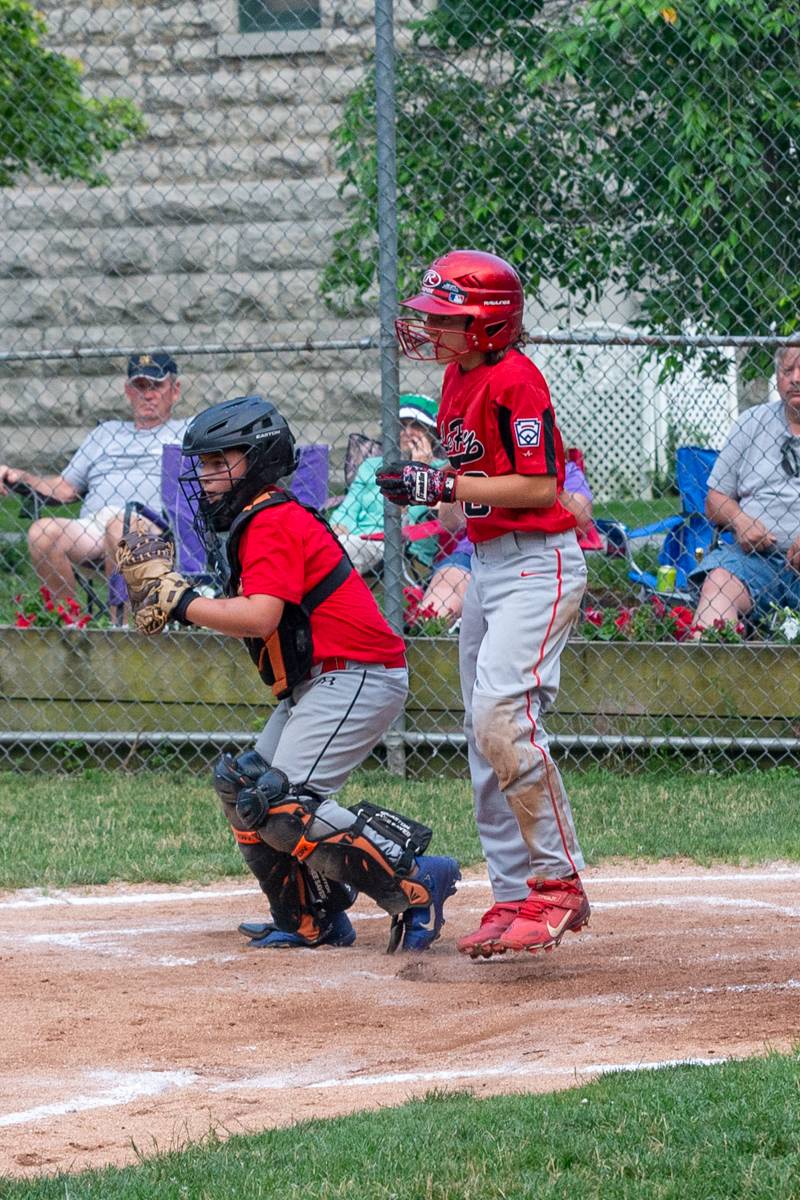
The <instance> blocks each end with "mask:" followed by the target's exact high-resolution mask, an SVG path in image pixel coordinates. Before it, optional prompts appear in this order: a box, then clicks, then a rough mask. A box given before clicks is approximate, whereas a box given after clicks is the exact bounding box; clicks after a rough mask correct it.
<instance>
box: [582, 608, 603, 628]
mask: <svg viewBox="0 0 800 1200" xmlns="http://www.w3.org/2000/svg"><path fill="white" fill-rule="evenodd" d="M583 619H584V621H588V623H589V624H590V625H602V624H603V614H602V612H601V611H600V609H599V608H587V609H586V612H585V613H584V614H583Z"/></svg>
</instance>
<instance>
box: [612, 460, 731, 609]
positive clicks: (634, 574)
mask: <svg viewBox="0 0 800 1200" xmlns="http://www.w3.org/2000/svg"><path fill="white" fill-rule="evenodd" d="M717 454H718V451H717V450H711V449H709V448H708V447H706V446H679V447H678V450H677V452H676V455H675V482H676V483H677V486H678V491H679V493H680V500H681V511H680V513H676V514H675V515H674V516H671V517H665V518H664V519H663V520H661V521H654V522H653V523H652V524H651V525H642V526H640V527H639V528H637V529H628V527H627V526H625V525H623V524H621V523H620V522H618V521H604V520H602V519H600V520H598V521H597V525H598V527H599V528H600V530H601V532H602V533H604V534H605V535H606V537H607V539H609V540H610V541H611V542H613V543H614V544H615V545H616V546H617V548H618V552H619V553H620V554H625V555H626V557H627V559H628V563H629V568H630V569H629V571H628V577H629V578H630V579H631V580H632V581H633V583H636V584H638V586H639V587H640V588H641V590H642V594H643V596H644V595H645V594H647V593H649V592H655V591H659V593H660V594H664V595H665V596H666V597H667V598H671V599H674V600H683V601H691V600H692V599H693V597H692V594H691V592H690V590H689V573H690V572H691V571H693V570H694V568H695V567H697V566H698V565H699V564H700V563H701V562H702V561H703V559H704V558H705V556H706V554H707V553H708V552H709V550H711V549H712V548H713V547H714V546H715V545H716V543H717V540H718V538H719V537H720V534H719V530H718V529H717V527H716V526H715V525H712V524H711V522H710V521H709V520H708V518H707V517H706V515H705V507H706V495H707V493H708V477H709V475H710V474H711V469H712V467H713V466H714V463H715V462H716V460H717ZM660 534H664V535H665V537H664V540H663V542H662V545H661V548H660V550H659V553H658V563H659V566H662V567H674V569H675V585H674V587H672V588H670V589H668V590H667V591H666V592H663V590H662V589H659V588H658V587H657V584H658V580H657V578H656V575H655V574H654V572H652V571H646V570H644V569H643V568H641V567H640V566H639V565H638V563H637V562H636V559H635V556H634V553H633V550H632V546H631V543H633V542H635V541H636V540H638V539H641V538H653V537H657V536H658V535H660ZM721 536H722V539H723V540H726V541H728V540H730V534H722V535H721Z"/></svg>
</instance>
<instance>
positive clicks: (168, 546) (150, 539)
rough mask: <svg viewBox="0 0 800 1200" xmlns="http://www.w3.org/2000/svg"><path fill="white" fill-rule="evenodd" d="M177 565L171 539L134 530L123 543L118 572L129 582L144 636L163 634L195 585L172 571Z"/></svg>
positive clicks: (135, 611)
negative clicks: (173, 614) (180, 602)
mask: <svg viewBox="0 0 800 1200" xmlns="http://www.w3.org/2000/svg"><path fill="white" fill-rule="evenodd" d="M174 561H175V546H174V543H173V542H172V539H171V538H167V537H163V536H161V535H160V534H156V533H141V532H139V531H137V530H131V531H130V533H126V534H125V536H124V537H123V538H121V539H120V542H119V545H118V546H117V569H118V570H119V571H120V573H121V574H122V577H123V579H124V580H125V586H126V587H127V589H128V598H129V600H130V603H131V610H132V612H133V616H134V620H135V622H136V628H137V629H138V630H139V632H140V633H147V634H150V633H160V632H161V630H162V629H163V628H164V626H165V625H166V624H167V622H168V621H169V619H170V616H171V614H172V612H173V610H174V609H175V607H176V605H177V604H178V601H179V600H180V599H181V597H182V596H183V595H184V594H185V593H186V592H187V591H189V590H191V584H189V583H188V582H187V581H186V580H185V579H184V578H183V576H182V575H179V574H178V572H177V571H173V570H172V566H173V563H174Z"/></svg>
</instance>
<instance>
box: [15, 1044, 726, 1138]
mask: <svg viewBox="0 0 800 1200" xmlns="http://www.w3.org/2000/svg"><path fill="white" fill-rule="evenodd" d="M727 1061H730V1059H729V1058H727V1057H719V1058H694V1057H690V1058H675V1059H659V1060H655V1061H652V1062H644V1061H641V1060H638V1061H633V1062H624V1063H578V1064H574V1065H572V1066H564V1067H543V1066H541V1065H537V1064H536V1063H525V1064H520V1063H513V1062H511V1063H503V1064H500V1065H498V1066H495V1067H489V1066H485V1067H472V1068H466V1067H459V1068H453V1069H442V1070H438V1071H401V1072H394V1073H391V1074H386V1075H358V1076H347V1075H342V1076H332V1077H328V1078H324V1079H316V1080H315V1079H311V1080H308V1081H306V1082H303V1083H298V1082H297V1079H296V1077H292V1076H291V1075H288V1074H283V1075H256V1076H252V1077H250V1078H249V1079H231V1080H226V1081H224V1082H222V1083H217V1084H214V1085H213V1086H211V1087H208V1088H207V1089H206V1090H207V1091H209V1092H212V1093H216V1094H224V1093H226V1092H232V1091H236V1092H243V1091H278V1092H293V1091H301V1092H302V1091H319V1090H329V1089H333V1088H336V1089H339V1088H359V1087H360V1088H364V1087H383V1086H386V1085H388V1084H392V1085H396V1084H406V1085H414V1084H420V1083H448V1082H452V1081H455V1080H459V1079H493V1078H494V1079H497V1078H507V1079H519V1078H523V1077H530V1076H537V1077H541V1078H546V1079H554V1078H564V1077H570V1076H573V1077H575V1078H577V1077H579V1076H583V1075H587V1076H588V1075H607V1074H610V1073H611V1072H613V1071H653V1070H663V1069H666V1068H669V1067H678V1066H717V1065H719V1064H720V1063H723V1062H727ZM89 1074H90V1077H92V1078H95V1079H97V1080H98V1081H99V1082H101V1083H102V1082H103V1081H107V1082H109V1083H111V1086H110V1087H109V1088H108V1089H107V1090H104V1091H100V1092H97V1093H95V1094H94V1095H87V1094H78V1095H76V1096H71V1097H69V1098H68V1099H65V1100H60V1101H55V1102H53V1103H51V1104H40V1105H37V1106H36V1107H35V1108H29V1109H24V1110H21V1111H19V1112H12V1113H6V1114H5V1115H0V1128H8V1127H10V1126H13V1125H32V1124H38V1123H41V1122H43V1121H46V1120H48V1119H52V1118H55V1117H63V1116H71V1115H73V1114H76V1113H81V1112H89V1111H91V1110H93V1109H99V1108H121V1107H123V1106H124V1105H127V1104H132V1103H134V1102H136V1101H138V1100H142V1099H147V1098H152V1097H156V1096H163V1095H165V1094H166V1093H168V1092H172V1091H176V1090H178V1089H186V1088H192V1089H195V1090H196V1089H198V1088H202V1085H203V1079H202V1077H201V1076H199V1075H197V1074H196V1072H194V1071H188V1070H176V1071H135V1072H130V1073H123V1072H119V1071H94V1072H90V1073H89Z"/></svg>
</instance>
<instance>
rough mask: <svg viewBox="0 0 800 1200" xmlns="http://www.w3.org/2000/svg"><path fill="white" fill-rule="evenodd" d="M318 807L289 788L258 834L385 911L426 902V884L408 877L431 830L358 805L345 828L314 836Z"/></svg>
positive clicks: (305, 795) (308, 796) (317, 802)
mask: <svg viewBox="0 0 800 1200" xmlns="http://www.w3.org/2000/svg"><path fill="white" fill-rule="evenodd" d="M319 805H320V800H319V798H318V797H316V796H313V795H311V794H309V793H307V792H302V791H300V790H299V789H296V788H293V789H291V790H290V791H289V793H288V794H286V795H284V796H283V797H281V798H280V799H278V800H274V801H271V802H270V807H269V817H268V819H267V821H266V823H265V825H264V826H263V827H262V828H260V829H259V836H260V837H261V838H262V839H263V840H264V841H265V842H267V843H268V844H269V845H270V846H273V847H274V848H275V849H276V850H280V851H282V852H284V853H288V854H291V855H292V857H293V858H296V859H298V860H299V861H300V862H306V861H307V860H308V862H309V864H310V865H312V864H313V868H314V870H315V871H316V872H318V873H319V874H320V875H322V876H324V877H325V878H326V879H329V880H336V881H337V882H338V883H339V884H343V885H348V886H349V887H351V888H354V889H355V890H356V891H357V892H366V894H367V895H368V896H370V897H371V898H372V899H373V900H374V901H375V902H376V904H379V905H380V906H381V908H383V909H385V911H386V912H388V913H391V914H395V913H401V912H404V911H405V910H406V909H407V908H410V907H416V906H418V905H425V904H428V903H430V892H429V890H428V889H427V888H426V887H425V886H424V884H422V883H421V882H419V881H418V880H416V879H409V878H408V875H409V873H410V872H411V871H412V870H414V868H415V866H416V855H417V854H418V853H420V852H421V850H422V849H424V848H425V846H427V844H428V841H429V840H430V837H431V831H430V830H429V829H426V828H425V826H424V825H418V824H417V823H416V822H414V821H408V820H407V819H406V818H403V817H400V816H398V815H397V814H396V813H392V812H390V811H389V810H387V809H379V808H376V807H375V806H374V805H368V804H362V805H360V806H359V807H358V809H357V810H356V812H355V815H354V817H353V823H352V825H350V826H349V827H348V828H347V829H332V830H331V832H330V833H326V834H323V835H320V834H319V833H314V834H313V835H312V832H311V829H312V826H313V825H314V823H315V814H316V811H317V809H318V807H319ZM317 824H318V825H319V824H321V822H317Z"/></svg>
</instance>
